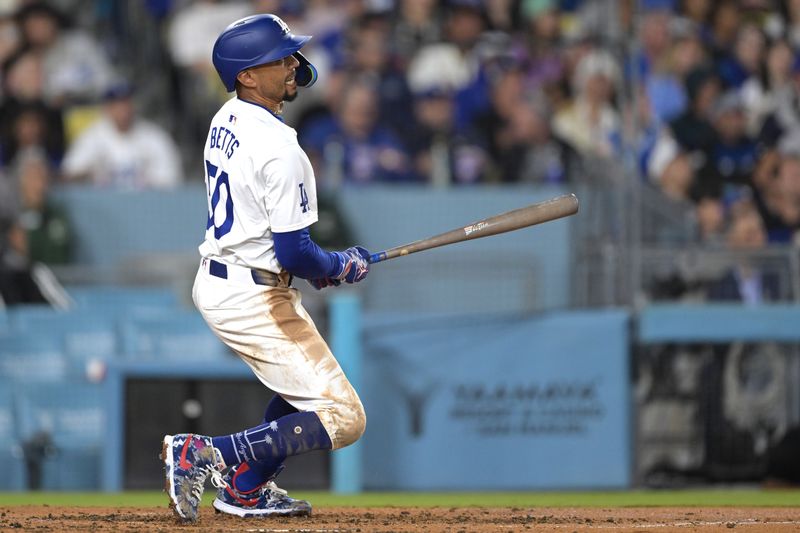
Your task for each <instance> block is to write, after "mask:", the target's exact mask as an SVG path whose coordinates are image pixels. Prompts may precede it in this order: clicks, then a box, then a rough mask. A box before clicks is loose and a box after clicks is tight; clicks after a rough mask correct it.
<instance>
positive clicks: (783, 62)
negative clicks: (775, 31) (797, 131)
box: [741, 39, 794, 136]
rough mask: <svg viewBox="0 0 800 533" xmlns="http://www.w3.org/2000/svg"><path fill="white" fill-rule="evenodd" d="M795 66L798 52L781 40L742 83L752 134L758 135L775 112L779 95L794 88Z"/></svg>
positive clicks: (749, 129)
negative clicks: (792, 86) (795, 53)
mask: <svg viewBox="0 0 800 533" xmlns="http://www.w3.org/2000/svg"><path fill="white" fill-rule="evenodd" d="M793 65H794V51H793V50H792V49H791V47H790V46H789V43H788V42H787V41H786V40H785V39H778V40H776V41H775V42H773V43H772V44H771V45H770V46H769V49H768V50H767V54H766V61H763V62H762V63H760V64H759V66H758V71H757V72H756V73H753V74H752V75H751V76H750V77H749V78H748V79H747V80H746V81H745V82H744V84H742V87H741V95H742V100H743V101H744V108H745V110H746V112H747V130H748V132H749V134H750V135H752V136H755V135H758V134H759V132H760V130H761V127H762V125H763V123H764V121H765V120H766V118H767V117H768V116H769V115H771V114H772V113H774V112H775V109H776V107H777V105H778V97H779V95H781V94H782V93H784V92H786V91H791V90H792V88H791V83H792V69H793V68H794V66H793Z"/></svg>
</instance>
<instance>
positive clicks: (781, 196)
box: [754, 154, 800, 243]
mask: <svg viewBox="0 0 800 533" xmlns="http://www.w3.org/2000/svg"><path fill="white" fill-rule="evenodd" d="M762 183H763V185H762V186H761V187H759V188H758V189H756V190H755V195H754V199H755V203H756V206H757V207H758V211H759V213H760V214H761V217H762V219H763V220H764V224H765V226H766V232H767V237H768V240H769V242H772V243H792V242H794V243H797V235H798V229H800V157H798V156H797V155H794V154H785V155H783V156H782V157H781V158H780V162H779V163H778V167H777V172H776V173H775V174H774V175H773V176H772V177H771V178H765V179H763V181H762Z"/></svg>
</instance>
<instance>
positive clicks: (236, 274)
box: [202, 258, 292, 288]
mask: <svg viewBox="0 0 800 533" xmlns="http://www.w3.org/2000/svg"><path fill="white" fill-rule="evenodd" d="M202 265H203V269H204V270H205V271H206V272H208V273H209V274H211V275H212V276H214V277H217V278H221V279H227V280H229V281H237V282H240V283H247V284H250V283H255V284H256V285H265V286H267V287H282V288H289V287H291V286H292V275H291V274H289V273H288V272H281V273H280V274H275V273H274V272H268V271H266V270H256V269H254V268H248V267H244V266H239V265H228V264H225V263H221V262H219V261H215V260H214V259H208V258H203V261H202Z"/></svg>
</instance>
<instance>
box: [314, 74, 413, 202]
mask: <svg viewBox="0 0 800 533" xmlns="http://www.w3.org/2000/svg"><path fill="white" fill-rule="evenodd" d="M341 98H342V101H341V102H340V103H339V108H338V109H337V110H336V114H335V115H334V116H332V117H326V118H321V119H318V120H315V121H313V122H311V123H309V124H308V126H307V127H306V128H305V131H304V132H303V133H302V136H303V139H302V141H301V142H302V144H303V146H304V147H306V152H307V153H308V156H309V158H310V159H311V163H312V165H313V166H314V169H315V173H316V175H317V177H318V179H319V186H320V187H321V188H323V189H324V188H331V187H336V186H338V185H340V184H341V183H343V182H345V181H347V182H352V183H362V184H363V183H377V182H397V181H407V180H409V179H410V178H411V168H410V165H409V161H408V157H407V155H406V153H405V151H404V150H403V148H402V146H401V144H400V142H399V140H398V138H397V137H396V136H395V135H394V133H392V131H391V130H390V129H388V128H387V127H386V126H384V125H383V124H382V123H380V121H379V110H378V95H377V93H376V90H375V86H374V85H373V84H372V83H370V82H369V81H366V80H362V79H356V80H354V81H352V82H351V83H350V84H349V85H348V86H346V87H345V89H344V90H343V91H342V97H341Z"/></svg>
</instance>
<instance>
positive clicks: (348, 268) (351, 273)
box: [331, 246, 370, 283]
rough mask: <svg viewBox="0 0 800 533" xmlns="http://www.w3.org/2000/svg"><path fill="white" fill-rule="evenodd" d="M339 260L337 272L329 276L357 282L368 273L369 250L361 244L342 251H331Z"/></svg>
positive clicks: (347, 281)
mask: <svg viewBox="0 0 800 533" xmlns="http://www.w3.org/2000/svg"><path fill="white" fill-rule="evenodd" d="M333 253H334V254H335V255H336V257H337V258H339V261H340V268H339V270H338V272H337V273H336V274H335V275H334V276H331V277H332V278H334V279H337V280H341V281H344V282H345V283H358V282H359V281H361V280H363V279H364V278H366V277H367V273H369V262H368V259H369V255H370V254H369V252H368V251H367V250H366V249H365V248H362V247H361V246H353V247H351V248H348V249H347V250H345V251H344V252H333Z"/></svg>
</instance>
